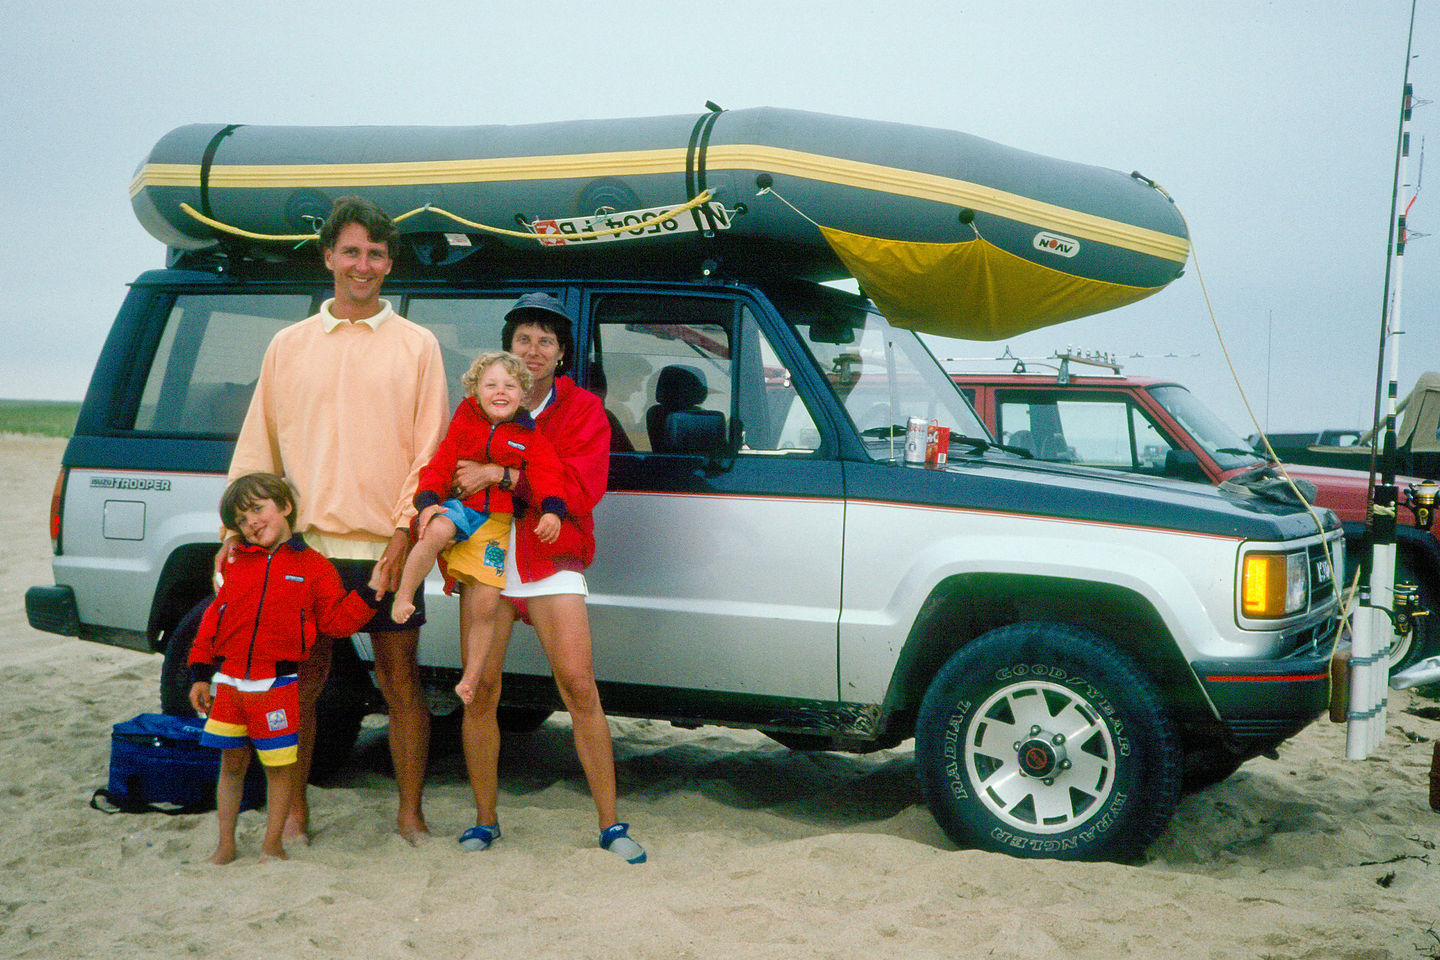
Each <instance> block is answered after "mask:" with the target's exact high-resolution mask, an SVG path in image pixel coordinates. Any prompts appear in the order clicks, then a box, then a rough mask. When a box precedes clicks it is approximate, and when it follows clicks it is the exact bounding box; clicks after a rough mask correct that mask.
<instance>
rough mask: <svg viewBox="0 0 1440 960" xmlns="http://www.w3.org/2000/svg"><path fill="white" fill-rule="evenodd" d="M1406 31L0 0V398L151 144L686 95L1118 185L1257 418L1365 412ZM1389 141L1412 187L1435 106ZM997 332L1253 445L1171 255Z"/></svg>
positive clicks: (860, 14) (82, 293) (109, 232)
mask: <svg viewBox="0 0 1440 960" xmlns="http://www.w3.org/2000/svg"><path fill="white" fill-rule="evenodd" d="M1437 7H1440V0H1421V3H1420V12H1419V16H1418V19H1417V24H1416V30H1415V41H1414V51H1415V58H1414V59H1413V61H1412V67H1411V80H1412V82H1414V84H1415V86H1416V94H1417V96H1419V97H1422V98H1425V97H1428V98H1432V99H1436V100H1440V10H1437V9H1436V8H1437ZM1409 13H1410V2H1409V0H1366V2H1363V3H1357V2H1353V0H1350V2H1345V0H1334V2H1318V0H1317V2H1294V3H1282V2H1273V3H1265V2H1261V0H1233V2H1232V0H1217V2H1206V0H1191V2H1189V3H1185V4H1156V3H1154V2H1140V0H1091V2H1087V3H1083V4H1077V3H1074V2H1064V3H1059V2H1057V3H1050V2H1037V0H1032V2H1026V3H1019V2H1012V0H939V2H934V3H918V2H903V0H901V2H896V0H892V2H889V3H873V2H865V3H861V2H840V3H823V2H818V0H814V2H793V3H792V2H783V0H765V2H752V0H731V2H729V3H726V4H698V3H696V4H692V3H688V2H683V0H666V2H652V0H624V2H608V0H606V2H589V3H580V2H575V3H528V4H513V3H507V4H503V5H502V4H493V5H492V4H488V3H482V2H473V3H458V2H443V0H431V2H429V3H426V4H423V5H414V6H412V5H410V4H392V5H390V6H388V7H387V6H386V5H384V4H364V5H347V4H334V3H327V4H315V3H307V2H303V0H284V2H270V0H252V2H249V3H245V4H233V3H212V2H205V0H191V2H188V3H183V4H182V3H174V2H165V3H162V2H157V0H130V2H126V3H102V2H85V3H73V4H57V3H53V2H36V0H8V2H7V3H6V12H5V18H4V20H5V27H4V31H3V34H0V83H3V88H4V90H5V91H6V93H5V96H4V99H3V101H0V157H3V161H0V163H3V167H0V170H3V173H4V180H5V184H4V187H3V189H0V222H3V224H4V226H5V230H4V240H3V241H0V242H3V244H4V248H3V251H0V291H3V298H0V344H3V345H4V348H3V350H0V397H19V398H54V399H78V398H79V397H81V396H82V395H83V393H84V390H85V385H86V383H87V382H88V379H89V376H90V372H91V368H92V366H93V364H94V360H95V357H96V355H97V353H98V351H99V348H100V344H101V342H102V339H103V338H104V336H105V333H106V331H107V330H108V329H109V325H110V321H111V319H112V317H113V316H114V312H115V309H116V307H117V306H118V305H119V304H120V302H121V299H122V298H123V296H124V293H125V284H126V283H127V282H128V281H129V280H131V279H133V278H134V277H135V276H136V275H137V274H138V273H140V272H141V271H142V270H145V269H149V268H151V267H156V266H160V265H162V264H163V259H164V250H163V248H162V246H161V245H160V243H159V242H158V241H155V240H153V239H152V238H151V237H150V236H149V235H148V234H147V233H145V232H144V230H142V229H141V228H140V226H139V225H138V223H137V222H136V221H135V219H134V217H133V215H132V213H131V209H130V201H129V196H128V185H129V182H130V179H131V177H132V176H133V174H134V172H135V169H136V166H137V165H138V164H139V163H140V161H141V160H143V159H144V157H145V156H146V154H147V153H148V152H149V150H150V148H151V146H152V145H153V144H154V143H155V141H156V140H158V139H159V138H160V137H161V136H162V135H163V134H164V133H165V132H167V131H168V130H170V129H172V128H174V127H177V126H180V125H182V124H187V123H196V122H216V123H255V124H305V125H308V124H454V125H472V124H489V123H530V122H540V121H559V120H572V119H581V118H602V117H626V116H647V115H660V114H694V113H698V112H699V111H701V110H703V108H704V103H705V101H706V100H707V99H708V100H713V101H715V102H717V103H719V104H720V105H722V106H724V107H727V108H740V107H753V106H778V107H787V108H794V109H801V110H813V111H820V112H825V113H835V114H842V115H847V116H854V117H862V118H873V119H883V120H892V121H899V122H904V123H913V124H920V125H925V126H933V127H941V128H946V129H953V130H962V131H965V132H967V133H972V134H975V135H978V136H982V137H986V138H989V139H991V140H996V141H999V142H1000V143H1004V144H1007V145H1010V146H1014V147H1019V148H1022V149H1025V150H1030V151H1034V152H1038V153H1042V154H1047V155H1050V156H1054V157H1059V158H1062V159H1066V160H1073V161H1078V162H1082V163H1090V164H1097V165H1100V166H1105V167H1111V168H1114V169H1117V170H1121V171H1124V172H1126V173H1128V172H1129V171H1131V170H1139V171H1141V172H1142V173H1144V174H1146V175H1147V176H1149V177H1151V178H1153V179H1155V180H1156V181H1157V182H1159V183H1160V184H1161V185H1162V186H1164V187H1165V188H1166V190H1167V191H1168V192H1169V193H1170V194H1171V195H1172V196H1173V197H1174V198H1175V200H1176V202H1177V204H1178V205H1179V207H1180V210H1181V211H1182V212H1183V213H1184V215H1185V216H1186V218H1187V219H1188V221H1189V225H1190V231H1191V235H1192V239H1193V241H1194V244H1195V252H1196V254H1197V255H1198V264H1199V268H1200V271H1199V272H1201V273H1203V276H1204V280H1205V283H1206V285H1207V288H1208V291H1209V296H1210V302H1211V304H1213V306H1214V309H1215V313H1216V315H1217V318H1218V321H1219V323H1220V326H1221V329H1222V331H1223V332H1224V334H1225V338H1226V343H1227V345H1228V347H1229V350H1230V353H1231V356H1232V358H1233V359H1234V361H1235V364H1236V367H1237V369H1238V372H1239V374H1240V376H1241V379H1242V383H1243V385H1244V387H1245V390H1246V391H1247V392H1248V394H1249V396H1250V398H1251V402H1252V404H1253V405H1254V407H1255V410H1256V413H1257V415H1258V416H1259V417H1260V418H1261V419H1262V422H1266V423H1267V425H1268V426H1269V427H1270V428H1271V429H1276V430H1281V429H1295V428H1308V427H1316V428H1318V427H1332V426H1352V425H1356V424H1359V423H1360V422H1362V421H1366V420H1368V417H1369V413H1370V410H1371V406H1372V403H1373V393H1374V376H1375V369H1376V356H1377V348H1378V344H1379V335H1380V334H1379V330H1380V327H1379V323H1380V310H1381V305H1382V302H1383V299H1384V290H1383V277H1384V271H1385V239H1386V232H1387V228H1388V216H1389V209H1390V197H1391V181H1392V174H1393V169H1394V150H1395V138H1396V130H1397V119H1398V105H1399V99H1400V88H1401V79H1402V76H1403V72H1404V66H1405V62H1404V61H1405V43H1406V28H1407V25H1408V20H1409ZM1411 129H1412V136H1413V148H1412V156H1411V164H1410V169H1411V179H1412V180H1413V179H1414V174H1415V171H1416V169H1417V167H1418V165H1419V154H1420V142H1421V139H1422V138H1425V137H1427V135H1433V134H1435V133H1436V132H1437V131H1440V103H1437V104H1435V105H1432V106H1428V107H1424V108H1422V109H1419V110H1417V111H1416V114H1415V121H1414V123H1413V125H1412V128H1411ZM1429 140H1430V150H1431V152H1432V154H1433V156H1432V158H1431V166H1432V169H1431V170H1430V171H1429V172H1428V173H1427V175H1426V177H1425V178H1424V180H1423V181H1422V188H1426V189H1422V190H1421V194H1420V198H1419V200H1418V201H1417V203H1416V205H1415V209H1414V211H1413V213H1412V216H1411V221H1410V223H1411V227H1412V228H1413V229H1415V230H1418V231H1425V232H1434V233H1435V234H1436V236H1434V237H1432V238H1428V239H1418V240H1416V241H1414V242H1413V244H1412V246H1411V247H1410V248H1409V250H1408V251H1407V254H1406V256H1405V258H1404V292H1403V304H1402V313H1403V326H1404V329H1405V330H1406V332H1407V336H1405V337H1404V338H1402V344H1401V377H1400V380H1401V390H1402V393H1403V391H1404V390H1405V389H1407V388H1408V386H1409V385H1410V384H1411V383H1413V381H1414V379H1415V377H1416V376H1417V375H1418V374H1419V373H1420V372H1421V371H1423V370H1427V369H1440V324H1437V319H1440V317H1437V308H1440V271H1437V269H1436V266H1437V263H1440V137H1436V136H1429ZM1427 182H1428V185H1433V190H1432V191H1430V192H1427V189H1428V187H1427ZM1008 345H1009V347H1010V349H1011V351H1012V352H1014V353H1016V354H1021V355H1029V356H1034V355H1042V354H1047V353H1050V352H1053V351H1054V350H1056V349H1060V348H1064V347H1066V346H1068V345H1074V346H1075V347H1077V348H1083V349H1086V350H1104V351H1109V352H1113V353H1116V354H1119V355H1121V356H1122V357H1124V358H1126V359H1125V360H1124V362H1125V369H1126V372H1127V373H1131V374H1135V375H1146V376H1159V377H1169V378H1175V379H1178V380H1180V381H1181V382H1184V383H1186V384H1187V385H1188V386H1189V387H1190V388H1191V389H1192V390H1194V391H1195V392H1196V393H1199V394H1201V395H1202V396H1204V397H1205V398H1206V400H1207V402H1209V403H1210V405H1211V406H1212V407H1213V408H1214V409H1215V410H1216V411H1217V412H1219V413H1220V414H1221V416H1222V417H1223V418H1224V419H1226V420H1227V421H1229V422H1230V423H1231V424H1232V426H1234V427H1236V428H1237V429H1238V430H1240V432H1241V433H1249V432H1250V431H1251V428H1250V426H1249V424H1248V418H1247V416H1246V414H1245V412H1244V408H1243V406H1242V405H1241V402H1240V399H1239V394H1238V392H1237V390H1236V387H1235V386H1234V384H1233V382H1232V381H1231V379H1230V375H1229V372H1228V370H1227V369H1226V366H1225V363H1224V360H1223V357H1222V353H1221V348H1220V345H1219V342H1218V341H1217V339H1216V335H1215V333H1214V331H1213V329H1212V328H1211V325H1210V319H1209V315H1208V312H1207V308H1206V303H1205V299H1204V297H1203V296H1202V292H1201V287H1200V284H1199V282H1198V281H1197V270H1196V261H1195V260H1192V261H1191V263H1190V264H1189V266H1188V267H1187V269H1186V273H1185V276H1183V277H1182V278H1181V279H1180V280H1178V281H1177V282H1175V283H1174V284H1172V285H1171V286H1170V287H1169V288H1167V289H1166V290H1164V291H1163V292H1161V293H1160V294H1158V295H1156V296H1154V297H1151V298H1150V299H1148V300H1146V301H1143V302H1141V303H1139V304H1136V305H1132V306H1130V307H1125V308H1122V309H1120V310H1117V311H1112V312H1110V313H1106V314H1100V315H1098V316H1096V317H1092V318H1087V319H1084V320H1079V321H1074V322H1072V323H1069V324H1064V325H1061V326H1057V327H1052V328H1050V329H1048V330H1045V331H1040V332H1037V333H1033V334H1029V335H1027V336H1025V337H1019V338H1015V339H1014V340H1012V341H1010V342H1009V343H1008ZM1006 346H1007V343H1005V342H1000V343H984V344H982V343H965V342H957V341H947V342H945V343H944V344H942V345H941V346H940V348H939V349H938V350H937V352H939V353H941V354H944V355H949V356H966V357H972V356H985V355H992V354H997V353H999V352H1001V351H1002V350H1004V349H1005V347H1006ZM1133 354H1139V355H1140V356H1137V357H1132V356H1131V355H1133ZM1170 354H1174V355H1175V356H1167V355H1170Z"/></svg>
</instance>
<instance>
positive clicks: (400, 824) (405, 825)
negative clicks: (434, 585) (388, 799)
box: [370, 628, 430, 844]
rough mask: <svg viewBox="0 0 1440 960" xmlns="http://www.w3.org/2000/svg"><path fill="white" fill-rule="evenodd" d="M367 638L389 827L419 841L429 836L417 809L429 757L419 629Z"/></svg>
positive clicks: (423, 786)
mask: <svg viewBox="0 0 1440 960" xmlns="http://www.w3.org/2000/svg"><path fill="white" fill-rule="evenodd" d="M370 640H371V642H372V644H373V646H374V648H375V682H376V684H378V685H379V687H380V692H381V694H383V695H384V697H385V703H386V705H387V706H388V707H389V711H390V762H391V763H392V764H393V765H394V767H395V786H396V789H397V790H398V791H399V793H400V805H399V810H398V812H397V813H396V816H395V827H396V829H397V830H399V831H400V835H401V836H402V837H404V838H405V839H406V840H408V841H410V842H411V843H412V844H414V843H419V842H420V841H421V840H424V839H426V838H428V837H429V836H430V828H429V827H428V826H426V824H425V814H424V812H423V810H422V808H421V799H422V796H423V793H424V790H425V767H426V765H427V763H428V762H429V759H430V709H429V707H428V706H427V705H426V702H425V692H424V690H422V689H421V686H420V668H419V667H418V666H417V664H416V661H415V655H416V647H417V646H418V645H419V642H420V630H419V629H418V628H414V629H410V630H395V631H390V632H386V633H372V634H371V635H370Z"/></svg>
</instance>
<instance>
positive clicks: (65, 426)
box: [0, 400, 80, 437]
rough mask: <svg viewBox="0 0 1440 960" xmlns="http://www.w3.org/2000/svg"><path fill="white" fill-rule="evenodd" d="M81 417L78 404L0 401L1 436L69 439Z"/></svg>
mask: <svg viewBox="0 0 1440 960" xmlns="http://www.w3.org/2000/svg"><path fill="white" fill-rule="evenodd" d="M79 414H80V403H79V401H71V400H0V433H24V434H29V435H31V436H38V437H68V436H70V434H72V433H74V432H75V418H76V417H77V416H79Z"/></svg>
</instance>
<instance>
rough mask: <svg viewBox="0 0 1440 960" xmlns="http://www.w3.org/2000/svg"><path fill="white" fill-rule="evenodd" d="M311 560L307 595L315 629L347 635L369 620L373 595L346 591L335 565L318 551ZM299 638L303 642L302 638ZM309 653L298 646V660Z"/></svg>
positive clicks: (374, 605)
mask: <svg viewBox="0 0 1440 960" xmlns="http://www.w3.org/2000/svg"><path fill="white" fill-rule="evenodd" d="M308 553H309V552H307V554H308ZM311 563H312V564H313V566H314V572H313V573H312V574H311V576H310V583H311V584H312V586H311V594H310V597H311V609H312V610H314V613H315V627H316V629H317V630H319V631H320V632H321V633H323V634H326V635H327V636H331V637H348V636H350V634H352V633H354V632H355V631H357V630H359V629H360V628H361V627H363V626H365V624H367V623H369V622H370V618H371V617H372V616H373V615H374V613H375V610H376V609H377V608H378V606H379V599H378V597H377V595H376V594H374V593H372V592H370V591H369V590H351V591H349V592H348V593H347V592H346V590H345V587H344V586H343V585H342V584H341V583H340V574H339V573H337V572H336V571H335V566H334V565H333V564H332V563H331V562H330V561H329V560H327V559H325V558H324V557H322V556H321V555H320V554H318V553H315V554H314V557H313V559H312V560H311ZM301 640H302V643H303V642H304V638H301ZM309 656H310V651H309V650H307V649H302V650H301V651H300V656H299V658H298V660H304V659H306V658H307V657H309Z"/></svg>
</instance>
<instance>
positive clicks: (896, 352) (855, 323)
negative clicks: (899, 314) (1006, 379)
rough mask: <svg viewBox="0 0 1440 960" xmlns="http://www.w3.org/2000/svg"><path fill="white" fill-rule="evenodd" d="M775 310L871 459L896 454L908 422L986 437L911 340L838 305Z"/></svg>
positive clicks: (798, 304)
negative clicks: (794, 333) (912, 419)
mask: <svg viewBox="0 0 1440 960" xmlns="http://www.w3.org/2000/svg"><path fill="white" fill-rule="evenodd" d="M782 310H784V311H785V313H786V319H787V320H789V321H790V322H791V323H792V324H794V325H795V328H796V330H798V331H799V333H800V335H801V343H803V344H804V345H805V347H806V349H808V350H809V351H810V355H811V357H812V358H813V359H814V361H815V364H816V366H817V367H819V369H820V373H821V375H822V376H823V377H824V379H825V382H826V384H827V385H828V386H829V387H830V389H831V390H832V391H833V392H834V394H835V396H836V397H837V398H838V399H839V400H840V403H841V405H842V406H843V407H844V408H845V412H846V413H847V414H849V416H850V419H851V421H852V422H853V423H854V424H855V427H856V429H858V430H859V431H860V433H861V435H862V436H863V437H864V438H865V439H866V441H867V448H868V449H869V450H870V452H871V455H872V456H874V457H876V458H877V459H889V458H892V457H899V456H901V455H902V454H903V448H904V437H905V425H906V422H907V421H908V419H909V418H910V417H923V418H924V419H926V420H935V421H937V422H938V423H939V425H940V426H943V427H949V428H950V430H951V432H952V433H954V434H956V435H958V436H966V437H974V438H978V439H982V440H988V439H990V435H989V433H988V432H986V430H985V427H984V426H983V425H982V424H981V423H980V420H979V418H978V417H976V416H975V412H974V411H973V410H972V409H971V408H970V405H969V404H968V403H966V402H965V399H964V397H963V396H961V394H960V392H959V390H957V389H956V387H955V384H954V383H953V382H952V381H951V380H950V378H949V377H947V376H946V375H945V372H944V371H943V370H941V369H940V365H939V363H937V362H936V360H935V357H934V356H933V355H932V354H931V353H930V351H929V350H928V349H927V348H926V347H925V345H924V344H923V343H921V342H920V339H919V338H918V337H917V336H916V335H915V334H913V333H911V332H910V331H908V330H899V329H896V328H894V327H892V326H890V324H889V323H888V322H886V320H885V318H884V317H882V316H880V315H879V314H877V313H873V312H871V311H869V310H865V309H862V308H860V307H859V306H855V305H850V304H845V303H843V302H837V301H825V300H810V301H809V302H806V301H801V300H797V301H795V302H794V303H792V304H787V305H782ZM892 441H893V442H892Z"/></svg>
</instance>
